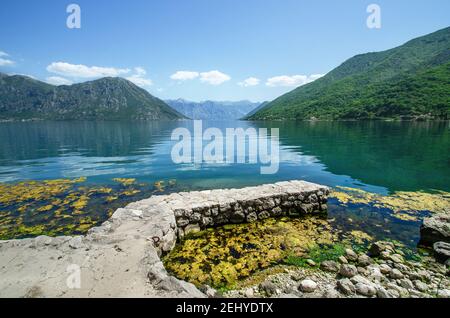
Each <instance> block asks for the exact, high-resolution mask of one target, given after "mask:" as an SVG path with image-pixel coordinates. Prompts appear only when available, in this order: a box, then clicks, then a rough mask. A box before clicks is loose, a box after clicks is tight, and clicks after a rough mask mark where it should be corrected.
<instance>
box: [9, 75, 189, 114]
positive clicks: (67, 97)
mask: <svg viewBox="0 0 450 318" xmlns="http://www.w3.org/2000/svg"><path fill="white" fill-rule="evenodd" d="M180 118H184V116H183V115H181V114H180V113H178V112H177V111H175V110H173V109H172V108H170V107H169V106H168V105H167V104H166V103H164V102H163V101H162V100H160V99H158V98H156V97H154V96H152V95H151V94H149V93H148V92H147V91H146V90H144V89H142V88H139V87H138V86H136V85H134V84H133V83H131V82H129V81H127V80H125V79H122V78H102V79H99V80H95V81H91V82H85V83H81V84H74V85H70V86H52V85H49V84H46V83H43V82H40V81H37V80H34V79H31V78H29V77H25V76H19V75H14V76H8V75H5V74H0V119H3V120H6V119H49V120H81V119H88V120H91V119H95V120H121V119H125V120H160V119H163V120H172V119H180Z"/></svg>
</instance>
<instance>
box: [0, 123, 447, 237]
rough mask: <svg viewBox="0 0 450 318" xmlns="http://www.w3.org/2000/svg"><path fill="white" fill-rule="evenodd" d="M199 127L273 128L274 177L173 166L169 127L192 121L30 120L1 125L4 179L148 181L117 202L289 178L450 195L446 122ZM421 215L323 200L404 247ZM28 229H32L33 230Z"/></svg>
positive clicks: (334, 213)
mask: <svg viewBox="0 0 450 318" xmlns="http://www.w3.org/2000/svg"><path fill="white" fill-rule="evenodd" d="M203 126H204V129H206V128H208V127H217V128H219V129H220V130H221V131H222V132H223V133H224V134H225V129H226V128H235V127H242V128H244V129H245V128H248V127H254V128H279V129H280V167H279V171H278V173H276V174H274V175H261V174H260V165H259V164H249V163H246V164H207V163H202V164H175V163H173V162H172V160H171V155H170V154H171V149H172V146H173V145H174V144H175V142H174V141H171V138H170V136H171V133H172V131H173V129H175V128H178V127H186V128H188V129H189V130H190V131H191V132H192V131H193V128H192V127H193V123H192V122H190V121H181V122H133V123H131V122H26V123H1V124H0V182H2V183H8V184H15V183H17V182H21V181H25V180H53V179H74V178H80V177H87V180H86V181H85V182H84V183H83V186H84V187H99V186H103V187H111V188H113V189H115V187H116V186H117V185H116V183H115V182H114V181H113V179H115V178H135V179H136V183H137V184H145V186H142V189H140V192H139V194H136V196H126V197H127V198H126V200H122V199H118V200H117V201H115V204H117V205H118V206H119V205H124V204H126V202H129V201H130V200H133V199H139V198H142V197H146V196H150V195H152V194H155V193H168V192H172V191H185V190H196V189H207V188H223V187H243V186H250V185H258V184H263V183H271V182H276V181H281V180H290V179H303V180H307V181H311V182H316V183H320V184H324V185H329V186H332V187H336V186H345V187H351V188H359V189H363V190H365V191H369V192H374V193H380V194H383V195H388V194H392V193H394V192H396V191H427V192H428V191H434V190H442V191H446V192H449V191H450V151H449V150H450V130H449V127H450V126H449V123H448V122H434V123H432V122H298V123H296V122H288V123H283V122H256V123H253V122H241V121H231V122H203ZM247 159H248V158H247ZM160 180H163V181H165V184H166V185H168V184H169V182H170V180H175V182H174V184H176V186H174V185H172V186H171V187H164V189H163V191H158V190H156V192H155V186H154V184H155V183H157V182H159V181H160ZM146 187H147V188H146ZM117 191H123V189H122V190H117ZM91 201H92V203H91ZM91 201H89V203H88V204H87V207H86V209H87V210H86V211H83V213H84V215H86V216H90V215H91V214H93V213H94V214H95V216H96V217H95V218H93V220H92V222H91V223H90V224H91V225H95V224H98V223H99V222H101V221H103V220H104V219H106V218H107V217H108V215H109V214H110V212H111V211H106V209H105V210H103V209H102V207H105V206H106V204H107V203H104V202H102V203H98V202H99V201H98V200H95V199H93V200H91ZM45 203H46V202H42V205H43V206H46V205H44V204H45ZM94 203H95V204H94ZM108 204H109V203H108ZM15 209H16V208H11V206H9V207H6V206H5V205H3V206H2V205H0V213H1V217H2V221H3V225H4V223H5V218H6V217H10V218H9V220H10V221H11V222H12V221H13V220H12V219H14V217H17V215H18V213H17V211H15ZM55 209H56V208H55ZM70 211H71V210H69V212H68V213H70ZM35 212H36V211H31V212H30V213H28V214H27V217H26V218H24V220H23V221H24V222H25V223H26V224H28V225H30V226H31V225H32V226H36V225H38V224H40V223H44V224H47V223H48V222H50V220H51V219H52V211H51V210H50V211H46V212H47V213H49V215H48V216H47V217H43V214H39V213H35ZM44 212H45V211H44ZM427 213H428V212H426V211H424V212H422V213H419V214H418V217H417V218H416V219H414V220H400V219H398V218H395V217H392V211H391V210H389V209H380V208H377V207H372V206H363V205H360V206H358V205H350V206H349V205H347V206H343V205H342V204H340V203H339V202H338V201H336V200H333V199H332V200H330V204H329V218H331V219H335V220H336V223H337V224H340V226H342V227H344V228H347V229H364V230H365V232H367V233H369V234H370V235H372V236H375V237H379V238H382V237H383V236H385V235H386V237H392V238H394V239H398V240H401V241H403V242H405V243H406V244H409V245H414V244H415V242H417V239H418V227H419V224H420V219H421V218H422V217H423V216H424V215H426V214H427ZM386 220H387V221H386ZM66 222H69V221H66ZM1 226H2V225H1V224H0V227H1ZM56 230H57V228H55V231H56ZM60 230H61V231H62V232H63V233H66V232H67V229H60ZM31 232H32V233H33V234H30V235H35V234H37V233H36V232H33V231H31ZM53 233H55V234H60V232H58V231H56V232H53Z"/></svg>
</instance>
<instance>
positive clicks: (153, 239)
mask: <svg viewBox="0 0 450 318" xmlns="http://www.w3.org/2000/svg"><path fill="white" fill-rule="evenodd" d="M328 193H329V189H328V188H327V187H323V186H320V185H316V184H312V183H308V182H303V181H289V182H280V183H276V184H271V185H262V186H259V187H248V188H244V189H224V190H212V191H195V192H186V193H174V194H171V195H163V196H153V197H151V198H149V199H146V200H142V201H138V202H134V203H131V204H129V205H128V206H127V207H126V208H123V209H118V210H117V211H116V212H115V213H114V214H113V216H112V217H111V219H109V220H108V221H106V222H104V223H103V224H102V225H101V226H100V227H96V228H92V229H91V230H89V232H88V234H87V235H85V236H73V237H67V236H63V237H54V238H52V237H47V236H40V237H37V238H34V239H23V240H10V241H1V242H0V297H188V298H192V297H333V298H334V297H383V298H385V297H450V286H449V279H448V272H447V269H446V265H442V264H439V263H437V262H436V261H435V260H434V259H432V258H430V259H427V260H426V262H412V261H408V260H406V259H405V257H404V255H403V252H402V250H401V249H400V248H399V247H398V246H396V245H394V244H393V243H390V242H377V243H374V244H373V245H372V247H371V249H370V253H369V254H368V255H366V254H363V253H359V254H358V253H356V252H355V251H352V250H347V251H346V253H345V255H343V256H341V257H340V258H339V261H338V262H336V261H334V260H325V261H323V262H322V263H321V264H320V266H319V264H314V262H313V261H312V260H309V261H308V262H307V263H308V264H309V266H310V268H307V267H302V268H296V267H292V266H286V267H284V268H283V272H282V273H278V274H275V275H268V276H267V277H266V279H265V280H264V281H263V282H260V283H258V284H255V285H253V286H249V287H246V288H245V289H241V290H234V291H228V292H226V293H219V292H218V291H216V290H214V289H212V288H210V287H208V286H204V288H200V289H198V288H197V287H195V286H194V285H193V284H190V283H187V282H185V281H182V280H179V279H177V278H176V277H173V276H171V275H170V274H169V273H168V272H167V270H166V269H165V267H164V265H163V263H162V261H161V256H162V255H163V254H165V253H168V252H169V251H171V250H172V249H173V248H174V246H175V244H176V242H177V239H181V238H183V237H184V236H185V235H189V234H192V233H193V232H197V231H199V230H203V229H205V228H208V227H212V226H216V225H222V224H226V223H228V222H229V223H245V222H255V221H257V220H263V219H265V218H267V217H277V216H283V215H288V216H289V215H291V216H300V215H305V214H314V213H323V212H324V211H325V210H326V204H325V203H326V198H327V195H328ZM253 216H256V217H253ZM446 220H447V219H439V220H438V221H439V222H444V225H442V223H439V222H428V223H427V222H424V228H423V229H422V230H423V231H425V232H427V231H431V233H435V232H436V231H438V232H439V231H440V232H442V231H441V230H442V229H444V234H445V233H446V234H445V235H448V223H445V222H447V221H446ZM427 224H428V225H427ZM430 224H431V225H430ZM432 226H434V227H436V228H437V229H438V230H436V229H429V228H430V227H432ZM445 229H447V232H445ZM441 234H442V233H441ZM444 239H446V237H444ZM447 243H448V242H444V245H443V246H444V253H445V247H446V245H445V244H447ZM440 247H441V249H442V246H440ZM445 261H447V259H445ZM447 262H448V261H447ZM73 268H75V269H77V270H78V272H77V271H75V274H78V275H79V277H80V286H78V287H79V288H78V287H77V288H72V287H71V286H70V284H69V280H70V279H72V278H73V275H74V272H73V271H72V269H73Z"/></svg>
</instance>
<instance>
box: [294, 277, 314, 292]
mask: <svg viewBox="0 0 450 318" xmlns="http://www.w3.org/2000/svg"><path fill="white" fill-rule="evenodd" d="M298 288H299V289H300V290H301V291H302V292H304V293H312V292H313V291H315V290H316V289H317V283H316V282H314V281H312V280H310V279H305V280H302V281H301V282H300V285H299V287H298Z"/></svg>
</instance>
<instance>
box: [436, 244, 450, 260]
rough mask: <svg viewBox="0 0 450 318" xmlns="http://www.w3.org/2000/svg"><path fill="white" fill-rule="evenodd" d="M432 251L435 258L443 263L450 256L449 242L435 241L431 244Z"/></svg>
mask: <svg viewBox="0 0 450 318" xmlns="http://www.w3.org/2000/svg"><path fill="white" fill-rule="evenodd" d="M433 251H434V256H435V257H436V260H437V261H438V262H441V263H445V262H447V260H448V259H449V258H450V243H445V242H436V243H434V244H433Z"/></svg>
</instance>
